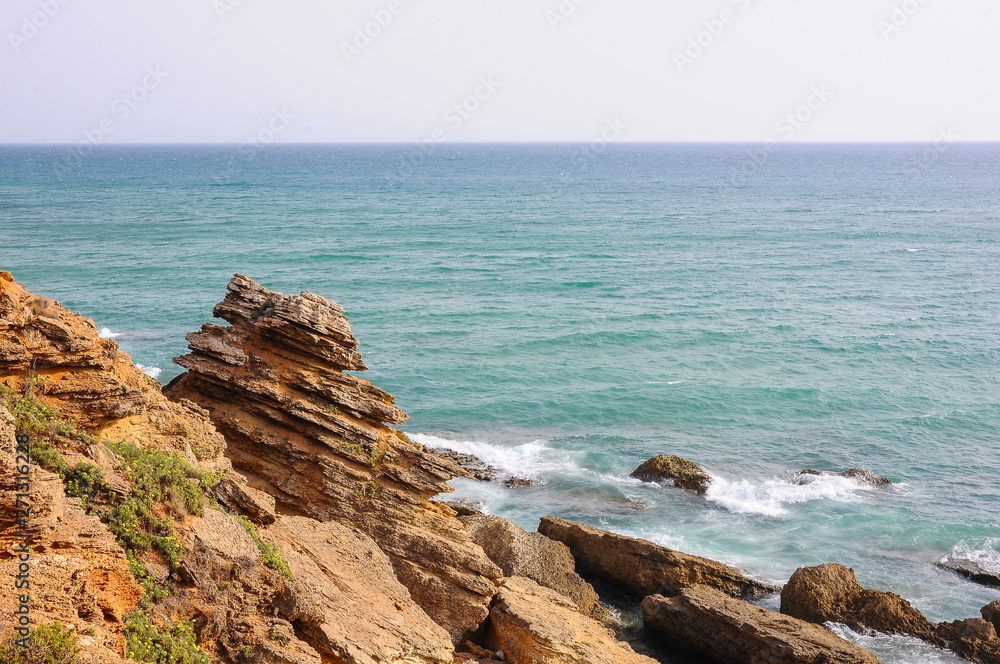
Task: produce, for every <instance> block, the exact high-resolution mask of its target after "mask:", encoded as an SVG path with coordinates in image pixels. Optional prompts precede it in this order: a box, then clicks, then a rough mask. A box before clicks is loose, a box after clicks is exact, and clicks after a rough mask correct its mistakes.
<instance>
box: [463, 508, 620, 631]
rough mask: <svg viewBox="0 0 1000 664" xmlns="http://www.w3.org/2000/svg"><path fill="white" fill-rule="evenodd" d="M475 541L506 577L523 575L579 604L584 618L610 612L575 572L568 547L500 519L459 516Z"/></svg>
mask: <svg viewBox="0 0 1000 664" xmlns="http://www.w3.org/2000/svg"><path fill="white" fill-rule="evenodd" d="M459 519H460V520H461V521H462V523H463V524H465V529H466V530H467V531H468V532H469V534H470V535H471V536H472V539H473V541H474V542H476V543H477V544H479V545H480V546H482V547H483V550H484V551H485V552H486V555H487V556H489V557H490V560H492V561H493V562H495V563H496V564H497V565H499V567H500V569H502V570H503V573H504V574H505V575H506V576H523V577H527V578H529V579H531V580H532V581H534V582H536V583H538V584H540V585H542V586H545V587H546V588H551V589H552V590H555V591H556V592H557V593H560V594H562V595H564V596H566V597H568V598H569V599H571V600H572V601H573V602H575V603H576V606H577V609H578V610H579V611H580V613H582V614H583V615H585V616H590V617H591V618H595V619H597V620H606V619H608V618H609V617H610V612H609V611H608V610H607V609H605V608H604V607H603V606H601V605H600V604H599V603H598V599H599V598H598V597H597V593H596V592H595V591H594V588H593V587H592V586H591V585H590V584H589V583H587V582H586V581H584V580H583V579H581V578H580V576H579V575H578V574H577V573H576V571H575V569H576V562H575V561H574V560H573V554H571V553H570V551H569V547H567V546H566V545H565V544H563V543H562V542H557V541H555V540H552V539H549V538H548V537H545V536H544V535H542V534H540V533H529V532H526V531H525V530H523V529H522V528H520V527H519V526H518V525H517V524H515V523H514V522H513V521H510V520H508V519H504V518H502V517H499V516H486V515H478V516H463V517H459Z"/></svg>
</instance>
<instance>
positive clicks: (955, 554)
mask: <svg viewBox="0 0 1000 664" xmlns="http://www.w3.org/2000/svg"><path fill="white" fill-rule="evenodd" d="M951 561H969V562H972V563H975V564H976V565H978V566H979V567H981V568H982V569H983V571H984V572H987V573H989V574H1000V537H988V538H986V541H985V542H983V543H982V544H981V545H979V546H975V545H972V544H968V543H967V542H959V543H958V544H956V545H955V546H953V547H952V549H951V553H949V554H948V555H946V556H945V557H944V558H942V559H941V562H942V563H947V562H951Z"/></svg>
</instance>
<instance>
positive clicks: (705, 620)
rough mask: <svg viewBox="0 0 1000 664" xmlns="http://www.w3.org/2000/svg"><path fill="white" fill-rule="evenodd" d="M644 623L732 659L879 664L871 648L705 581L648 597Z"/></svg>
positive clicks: (677, 641)
mask: <svg viewBox="0 0 1000 664" xmlns="http://www.w3.org/2000/svg"><path fill="white" fill-rule="evenodd" d="M642 616H643V620H645V622H646V626H647V627H648V628H649V629H651V630H653V631H654V632H655V633H657V634H659V635H660V636H661V637H662V638H663V639H665V640H666V641H667V642H668V643H669V644H672V645H675V646H677V647H679V648H682V649H684V650H688V651H691V652H694V653H697V654H700V655H703V656H705V657H709V658H711V659H713V660H714V661H717V662H724V663H727V664H728V663H730V662H731V663H732V664H744V663H745V664H778V663H780V664H799V663H801V664H829V663H832V662H837V663H838V664H877V662H878V661H879V660H878V658H876V657H875V656H874V655H872V654H871V653H869V652H867V651H865V650H862V649H861V648H859V647H858V646H856V645H854V644H853V643H850V642H849V641H846V640H844V639H842V638H840V637H839V636H837V635H835V634H833V633H832V632H830V631H828V630H826V629H823V628H822V627H819V626H818V625H813V624H811V623H809V622H806V621H804V620H799V619H797V618H792V617H790V616H785V615H781V614H780V613H775V612H774V611H768V610H767V609H764V608H761V607H759V606H755V605H753V604H750V603H748V602H744V601H742V600H738V599H733V598H731V597H729V596H727V595H724V594H722V593H720V592H719V591H717V590H714V589H712V588H708V587H707V586H693V587H690V588H685V589H684V590H682V591H681V592H680V594H679V595H677V596H676V597H672V598H666V597H663V596H660V595H653V596H650V597H647V598H646V599H644V600H643V602H642Z"/></svg>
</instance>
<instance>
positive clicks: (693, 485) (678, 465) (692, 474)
mask: <svg viewBox="0 0 1000 664" xmlns="http://www.w3.org/2000/svg"><path fill="white" fill-rule="evenodd" d="M632 477H636V478H638V479H640V480H643V481H644V482H656V481H660V480H673V482H674V485H675V486H677V487H680V488H682V489H688V490H689V491H694V492H695V493H697V494H703V493H705V492H706V491H708V485H709V484H711V483H712V477H711V475H709V474H708V473H706V472H705V469H704V468H702V467H701V466H699V465H698V464H696V463H694V462H691V461H688V460H687V459H682V458H681V457H679V456H673V455H670V454H661V455H659V456H655V457H653V458H652V459H649V460H648V461H644V462H643V463H642V464H641V465H640V466H639V467H638V468H636V469H635V470H633V471H632Z"/></svg>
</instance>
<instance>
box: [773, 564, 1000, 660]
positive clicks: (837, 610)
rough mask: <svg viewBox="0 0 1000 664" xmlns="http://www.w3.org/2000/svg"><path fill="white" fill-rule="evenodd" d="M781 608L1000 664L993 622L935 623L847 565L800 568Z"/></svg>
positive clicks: (999, 643) (783, 593) (999, 642)
mask: <svg viewBox="0 0 1000 664" xmlns="http://www.w3.org/2000/svg"><path fill="white" fill-rule="evenodd" d="M987 608H988V607H987ZM984 611H986V608H984ZM781 612H782V613H786V614H788V615H792V616H795V617H797V618H801V619H803V620H808V621H810V622H815V623H824V622H839V623H843V624H845V625H847V626H849V627H851V628H853V629H856V630H874V631H877V632H884V633H886V634H905V635H908V636H914V637H917V638H919V639H923V640H924V641H927V642H928V643H931V644H933V645H936V646H941V647H946V648H950V649H951V650H953V651H955V652H956V653H957V654H959V655H961V656H963V657H965V658H967V659H971V660H973V661H976V662H981V663H982V664H1000V638H998V637H997V633H996V630H995V629H994V626H993V625H992V624H991V623H990V622H987V621H986V620H983V619H981V618H970V619H968V620H959V621H955V622H953V623H941V624H935V623H932V622H930V621H929V620H927V618H925V617H924V615H923V614H922V613H921V612H920V611H918V610H917V609H915V608H913V607H912V606H910V603H909V602H907V601H906V600H905V599H903V598H902V597H900V596H899V595H896V594H894V593H887V592H880V591H876V590H868V589H867V588H864V587H862V586H861V585H860V584H858V582H857V580H856V579H855V577H854V570H852V569H848V568H846V567H844V566H843V565H834V564H828V565H820V566H819V567H804V568H802V569H799V570H797V571H796V572H795V574H793V575H792V578H791V579H790V580H789V581H788V583H787V584H786V585H785V587H784V589H783V590H782V591H781ZM984 615H985V614H984Z"/></svg>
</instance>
